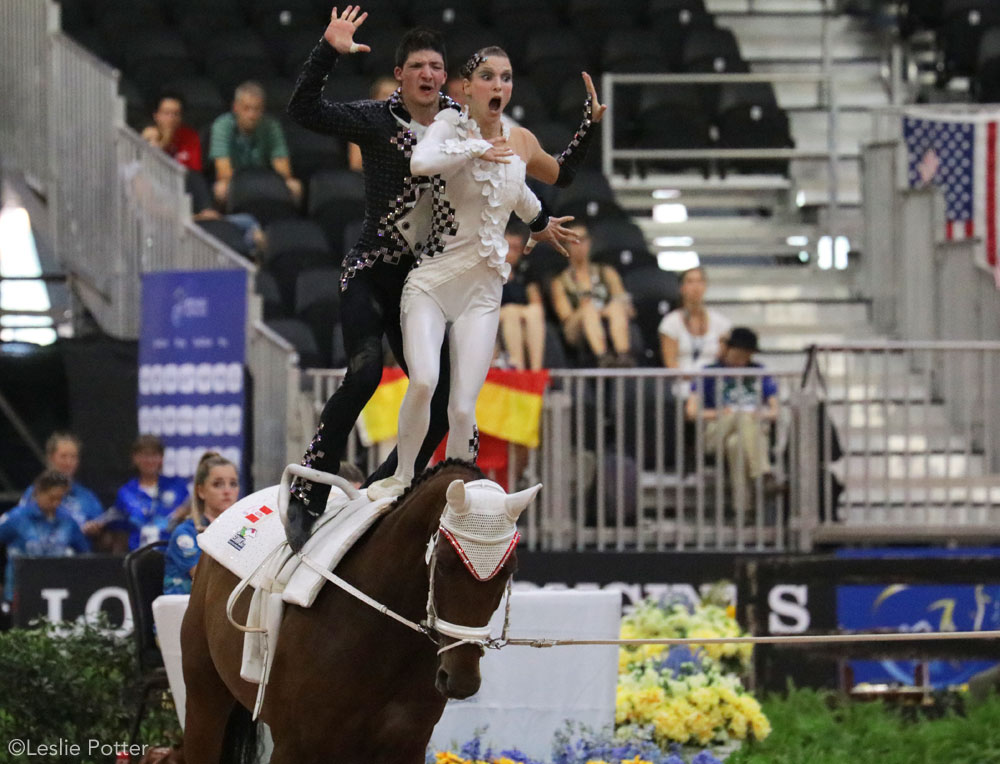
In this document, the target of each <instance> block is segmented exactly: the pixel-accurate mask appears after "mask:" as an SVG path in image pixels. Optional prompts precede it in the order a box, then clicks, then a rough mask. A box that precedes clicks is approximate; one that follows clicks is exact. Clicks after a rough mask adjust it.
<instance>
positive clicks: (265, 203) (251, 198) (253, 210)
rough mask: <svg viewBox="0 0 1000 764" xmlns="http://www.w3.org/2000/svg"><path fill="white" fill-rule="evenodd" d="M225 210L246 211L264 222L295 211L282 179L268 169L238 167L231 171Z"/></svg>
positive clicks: (292, 215) (293, 203) (289, 215)
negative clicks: (226, 208) (227, 208)
mask: <svg viewBox="0 0 1000 764" xmlns="http://www.w3.org/2000/svg"><path fill="white" fill-rule="evenodd" d="M228 211H229V212H248V213H250V214H251V215H253V216H254V217H255V218H257V220H259V221H260V223H261V225H264V226H266V225H267V224H268V223H271V222H273V221H275V220H281V219H283V218H290V217H295V215H296V214H297V210H296V207H295V201H294V200H293V199H292V194H291V192H290V191H289V190H288V186H286V185H285V181H284V179H283V178H282V177H281V176H280V175H278V173H276V172H274V170H270V169H247V170H240V171H238V172H237V173H236V174H235V175H233V179H232V181H231V182H230V185H229V210H228Z"/></svg>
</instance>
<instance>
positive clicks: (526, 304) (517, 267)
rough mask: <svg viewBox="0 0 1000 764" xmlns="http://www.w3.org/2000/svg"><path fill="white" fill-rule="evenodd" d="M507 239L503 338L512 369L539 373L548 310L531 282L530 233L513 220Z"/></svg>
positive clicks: (501, 321)
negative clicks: (527, 251)
mask: <svg viewBox="0 0 1000 764" xmlns="http://www.w3.org/2000/svg"><path fill="white" fill-rule="evenodd" d="M504 237H505V238H506V239H507V262H508V263H510V269H511V270H510V278H508V279H507V283H506V284H504V285H503V295H502V297H501V298H500V336H501V338H502V340H503V346H504V349H505V350H506V351H507V360H508V362H509V363H510V365H511V367H513V368H515V369H517V370H518V371H524V370H525V369H531V370H532V371H537V370H538V369H541V368H542V363H543V359H544V358H545V306H544V304H543V303H542V292H541V289H540V288H539V286H538V284H536V283H533V282H529V281H528V276H527V265H528V263H527V258H525V257H524V245H525V244H526V243H527V241H528V229H527V227H526V226H524V225H523V224H519V222H517V221H515V220H514V219H513V218H511V222H510V224H509V225H508V226H507V230H506V231H505V232H504ZM525 349H527V356H528V361H527V365H526V364H525Z"/></svg>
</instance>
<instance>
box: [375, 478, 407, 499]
mask: <svg viewBox="0 0 1000 764" xmlns="http://www.w3.org/2000/svg"><path fill="white" fill-rule="evenodd" d="M409 487H410V481H409V480H403V479H402V478H398V477H396V476H395V475H390V476H389V477H387V478H382V479H381V480H376V481H375V482H374V483H372V484H371V485H370V486H368V498H369V499H370V500H371V501H378V500H379V499H392V498H395V497H396V496H399V495H401V494H402V493H403V491H405V490H406V489H407V488H409Z"/></svg>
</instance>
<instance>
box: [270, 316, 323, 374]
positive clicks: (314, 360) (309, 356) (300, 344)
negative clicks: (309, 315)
mask: <svg viewBox="0 0 1000 764" xmlns="http://www.w3.org/2000/svg"><path fill="white" fill-rule="evenodd" d="M267 326H269V327H270V328H271V329H272V330H273V331H275V332H277V333H278V334H279V335H280V336H282V337H284V338H285V339H286V340H288V341H289V342H290V343H291V344H292V346H293V347H294V348H295V351H296V352H297V353H298V354H299V366H301V367H302V368H303V369H316V368H322V367H324V366H327V365H328V364H327V359H326V356H325V354H324V353H322V352H321V351H320V348H319V346H318V345H317V344H316V338H315V337H314V336H313V333H312V329H310V328H309V325H308V324H307V323H305V322H304V321H300V320H299V319H297V318H276V319H273V320H271V321H268V322H267Z"/></svg>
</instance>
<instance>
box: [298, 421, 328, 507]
mask: <svg viewBox="0 0 1000 764" xmlns="http://www.w3.org/2000/svg"><path fill="white" fill-rule="evenodd" d="M322 439H323V423H322V422H320V424H319V427H317V428H316V434H315V435H313V439H312V440H311V441H310V442H309V447H308V448H307V449H306V453H305V456H303V457H302V466H303V467H310V468H312V467H313V463H314V462H315V461H316V460H317V459H322V458H323V457H324V456H326V452H325V451H323V450H322V449H321V441H322ZM312 489H313V484H312V482H311V481H309V480H306V479H305V478H301V477H297V478H295V479H294V480H292V486H291V489H290V491H289V492H290V493H291V495H292V496H293V497H295V498H296V499H298V500H299V501H301V502H302V503H303V504H304V505H305V506H306V507H307V508H308V507H309V493H310V492H311V491H312ZM311 511H312V510H310V512H311Z"/></svg>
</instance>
